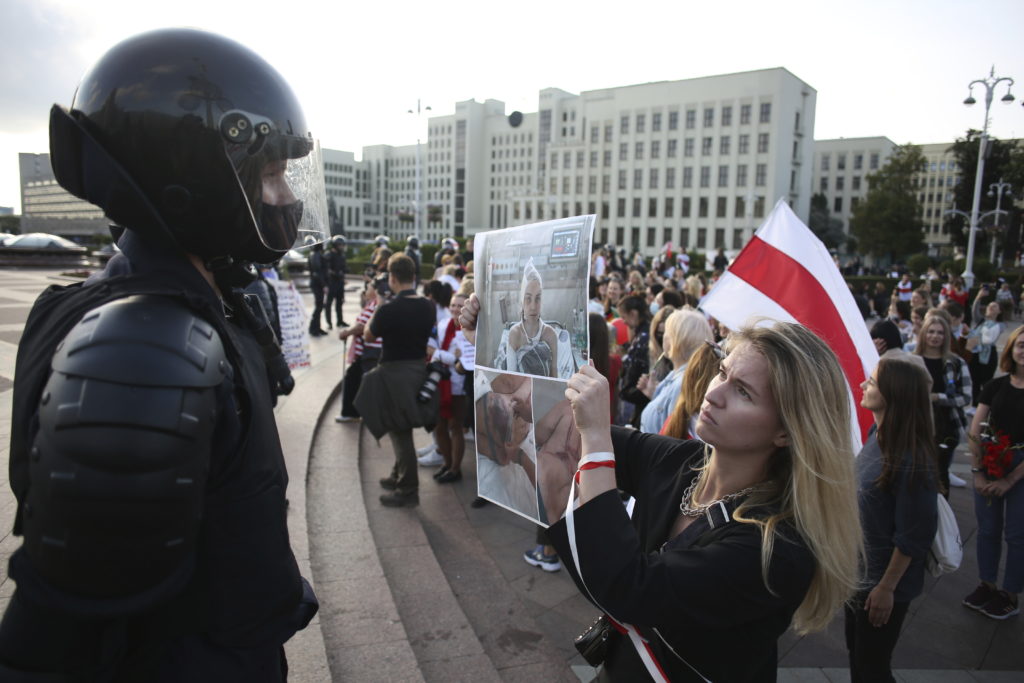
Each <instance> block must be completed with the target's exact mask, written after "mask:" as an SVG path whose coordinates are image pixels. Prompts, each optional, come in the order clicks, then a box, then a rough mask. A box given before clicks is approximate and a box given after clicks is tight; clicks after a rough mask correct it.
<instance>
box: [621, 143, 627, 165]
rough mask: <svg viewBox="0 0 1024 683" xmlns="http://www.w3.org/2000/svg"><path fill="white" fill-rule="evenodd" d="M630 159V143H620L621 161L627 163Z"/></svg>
mask: <svg viewBox="0 0 1024 683" xmlns="http://www.w3.org/2000/svg"><path fill="white" fill-rule="evenodd" d="M628 158H629V143H628V142H620V143H619V161H625V160H626V159H628Z"/></svg>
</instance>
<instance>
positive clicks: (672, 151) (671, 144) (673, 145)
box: [665, 139, 679, 159]
mask: <svg viewBox="0 0 1024 683" xmlns="http://www.w3.org/2000/svg"><path fill="white" fill-rule="evenodd" d="M678 148H679V141H678V140H674V139H673V140H669V141H668V149H667V150H665V156H667V157H668V158H669V159H675V158H676V150H677V149H678Z"/></svg>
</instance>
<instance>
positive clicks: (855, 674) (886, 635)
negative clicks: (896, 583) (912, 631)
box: [843, 593, 910, 683]
mask: <svg viewBox="0 0 1024 683" xmlns="http://www.w3.org/2000/svg"><path fill="white" fill-rule="evenodd" d="M867 596H868V594H867V593H860V594H859V595H857V597H856V598H855V599H854V600H853V601H852V602H851V603H850V604H848V605H847V606H846V607H844V608H843V610H844V612H846V649H847V650H848V651H849V653H850V683H859V682H861V681H863V682H864V683H885V682H889V681H892V682H895V680H896V679H895V678H893V675H892V668H891V666H892V651H893V650H894V649H895V648H896V641H897V640H898V639H899V637H900V629H901V628H902V627H903V620H904V618H906V616H907V608H908V607H910V603H909V602H897V603H893V606H892V614H890V615H889V622H888V623H886V624H885V625H884V626H881V627H879V628H875V627H874V626H872V625H871V623H870V622H869V621H868V613H867V611H866V610H865V609H864V600H865V599H867Z"/></svg>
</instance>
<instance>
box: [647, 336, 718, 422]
mask: <svg viewBox="0 0 1024 683" xmlns="http://www.w3.org/2000/svg"><path fill="white" fill-rule="evenodd" d="M718 365H719V360H718V356H717V355H716V354H715V351H714V349H713V348H711V346H709V345H708V344H701V345H700V346H698V347H697V350H696V351H694V352H693V353H692V354H691V355H690V360H688V361H687V363H686V373H685V374H684V375H683V385H682V387H681V388H680V389H679V398H677V399H676V403H675V405H674V406H673V407H672V413H671V414H670V415H669V418H668V421H667V422H666V423H665V428H664V429H663V430H662V432H661V433H662V434H664V435H665V436H671V437H672V438H675V439H689V438H690V418H692V417H693V416H694V415H696V414H697V413H698V412H699V411H700V407H701V405H702V404H703V403H704V394H706V393H707V392H708V385H709V384H711V380H713V379H714V378H715V375H717V374H718Z"/></svg>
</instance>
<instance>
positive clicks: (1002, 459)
mask: <svg viewBox="0 0 1024 683" xmlns="http://www.w3.org/2000/svg"><path fill="white" fill-rule="evenodd" d="M1015 448H1020V445H1016V446H1015V445H1013V444H1011V443H1010V437H1009V435H1008V434H1003V433H1001V432H999V431H998V430H996V432H995V433H994V434H988V435H985V436H983V437H982V439H981V452H982V455H981V469H983V470H985V476H987V477H988V478H989V479H991V480H996V479H1002V478H1003V477H1005V476H1006V475H1007V474H1009V473H1010V468H1011V465H1012V464H1013V450H1014V449H1015Z"/></svg>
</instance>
